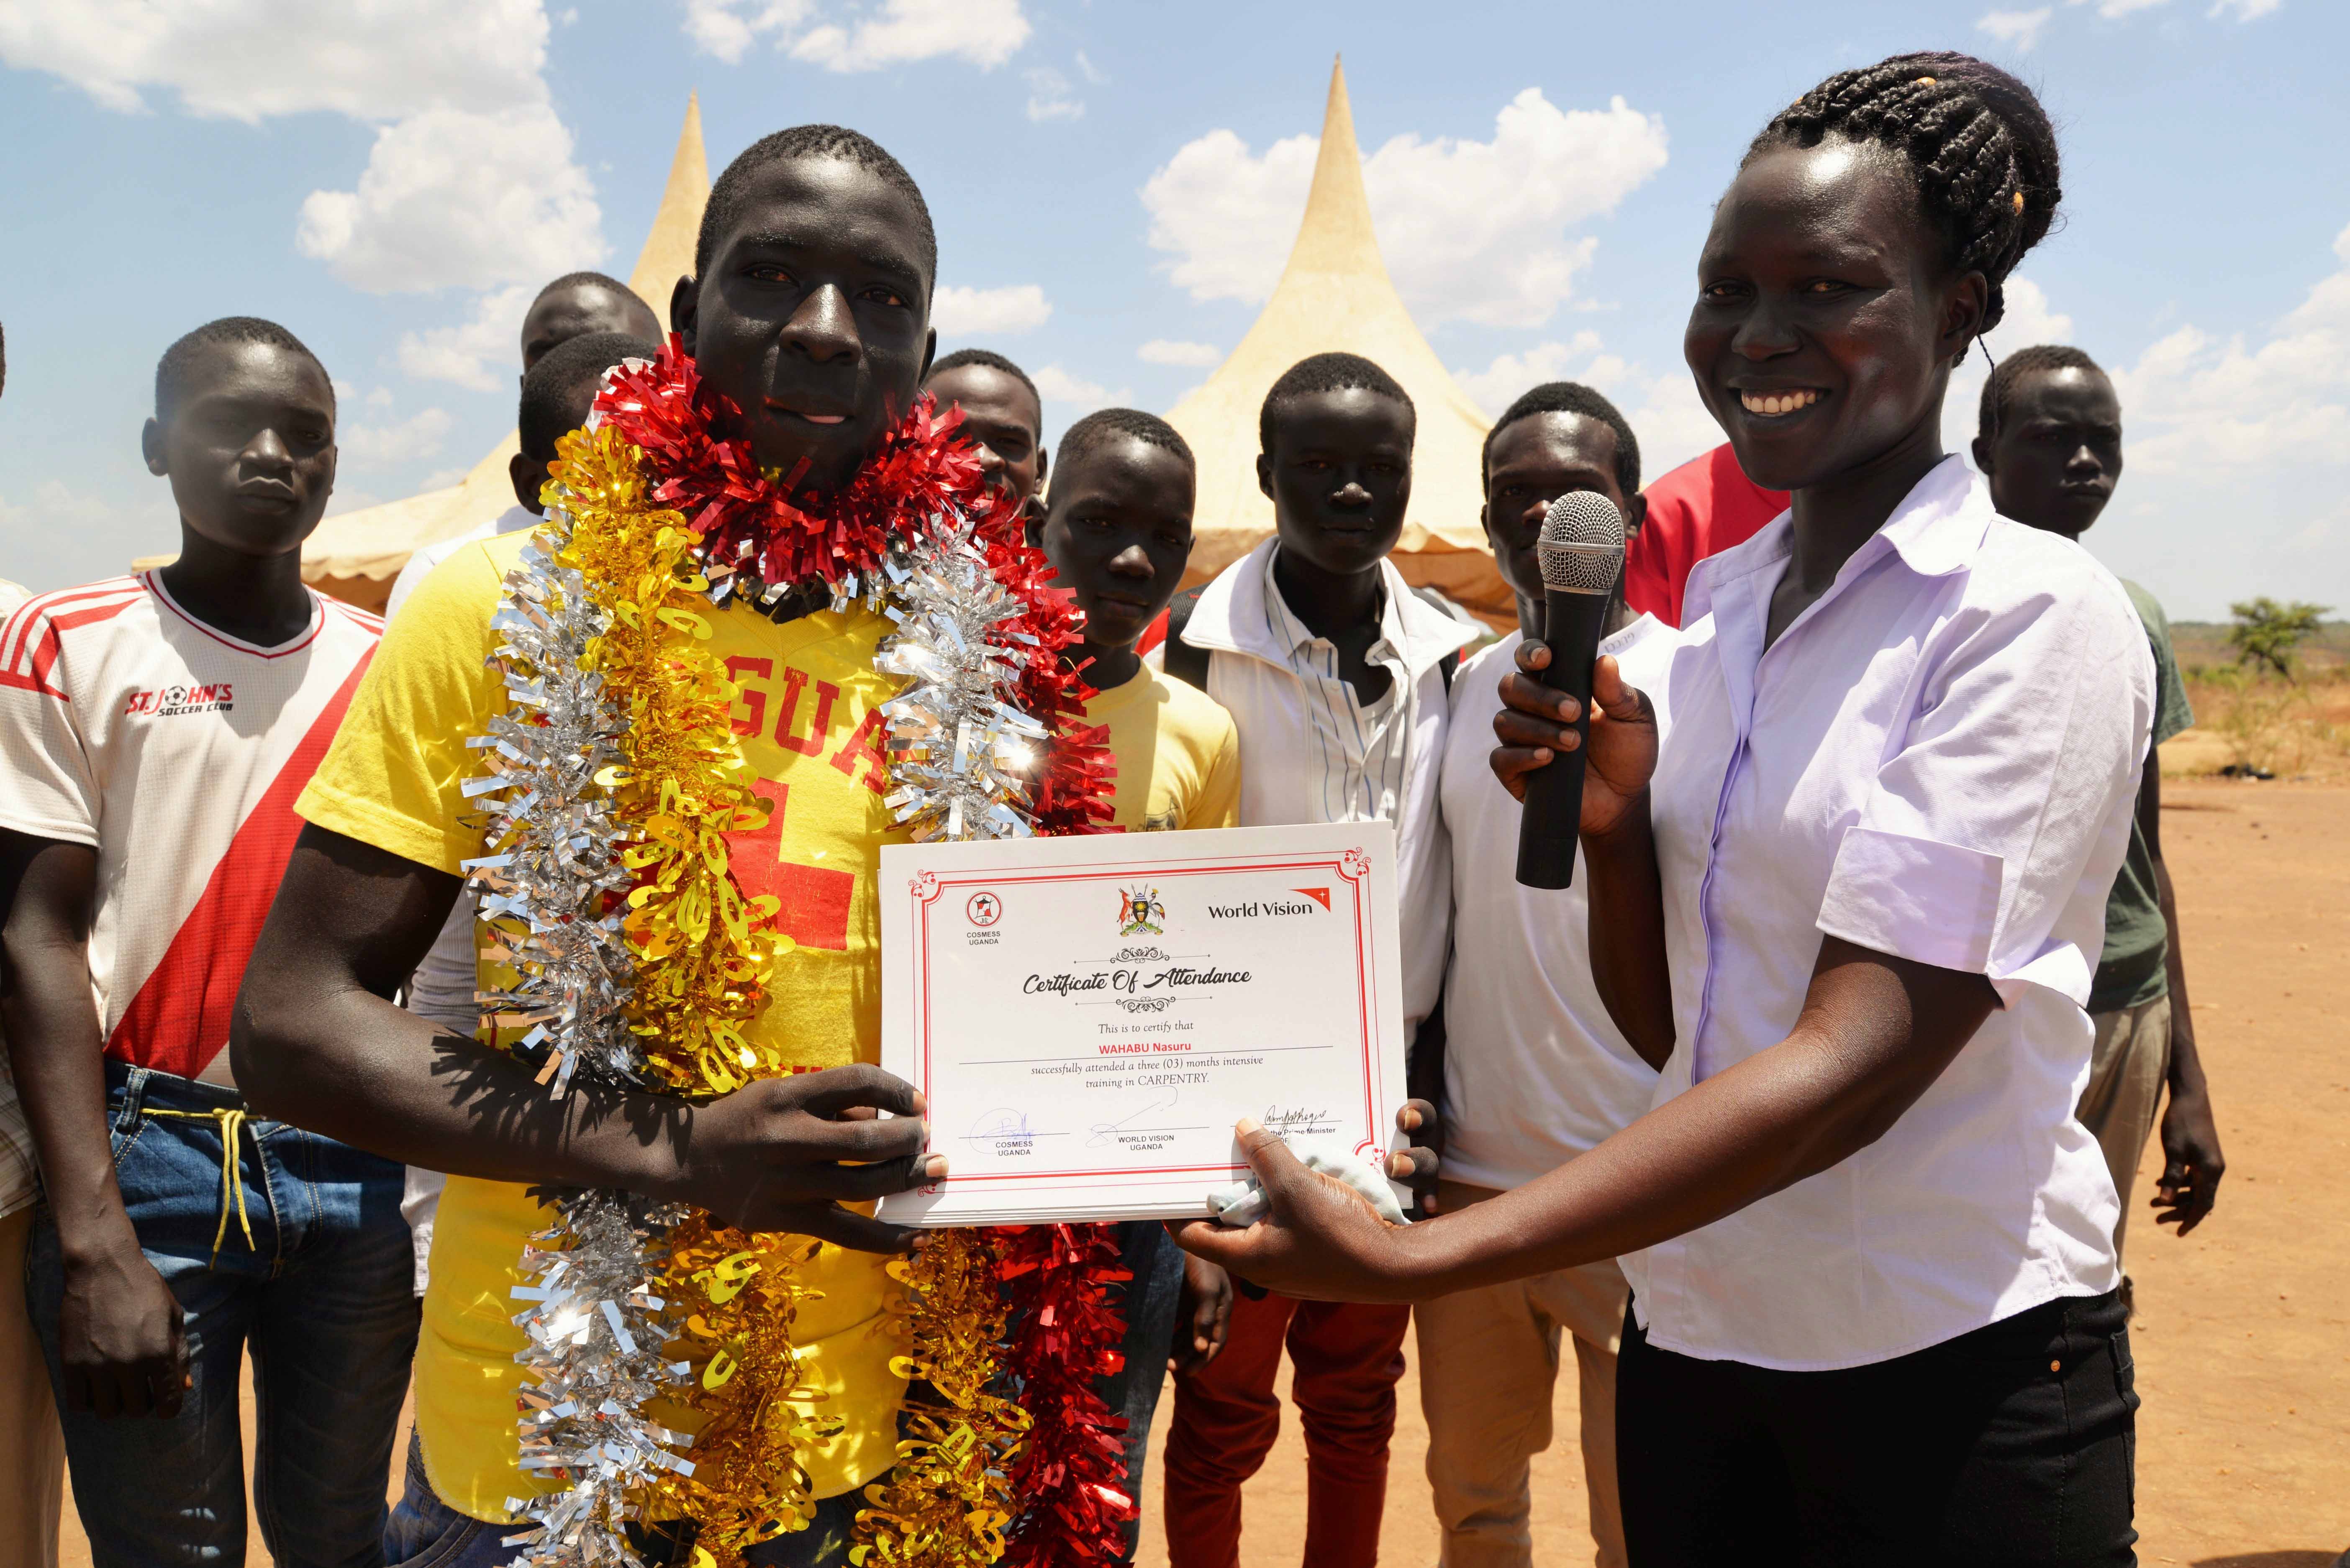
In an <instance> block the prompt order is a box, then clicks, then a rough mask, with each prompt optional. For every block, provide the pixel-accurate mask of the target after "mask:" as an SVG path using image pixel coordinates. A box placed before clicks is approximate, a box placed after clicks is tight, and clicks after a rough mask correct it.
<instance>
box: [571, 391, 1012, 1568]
mask: <svg viewBox="0 0 2350 1568" xmlns="http://www.w3.org/2000/svg"><path fill="white" fill-rule="evenodd" d="M558 452H559V460H558V462H557V464H556V468H555V471H554V472H555V480H554V483H552V484H551V485H550V487H549V490H548V498H549V501H550V503H551V504H554V505H556V506H559V507H560V509H561V510H562V512H563V513H564V514H567V517H568V519H569V524H570V526H569V531H568V535H567V537H561V538H559V540H558V541H557V543H558V544H559V548H558V549H557V551H556V556H555V560H556V563H557V564H558V565H559V566H563V567H567V568H570V569H572V570H576V571H577V573H578V574H579V575H580V577H581V578H582V579H583V580H584V583H585V584H586V585H587V588H588V591H589V592H590V594H591V595H593V596H594V597H596V598H597V599H598V601H599V602H600V605H601V607H602V608H603V609H604V610H605V611H606V612H607V613H608V618H609V625H608V629H607V630H606V631H605V632H604V634H603V635H602V636H600V637H598V638H597V639H594V640H593V641H592V642H591V643H590V644H589V645H588V651H587V658H586V659H584V660H583V661H582V662H583V666H585V667H589V668H592V670H593V671H594V673H595V674H596V675H598V676H599V677H600V679H601V681H602V685H603V690H604V693H605V696H606V699H607V701H608V702H609V704H610V705H611V706H612V708H613V709H614V710H615V711H616V715H617V716H618V717H619V719H620V720H621V721H622V722H623V725H624V728H623V731H622V737H623V738H622V742H621V743H622V745H623V747H624V750H625V753H626V761H625V762H624V763H619V764H615V765H612V766H610V767H608V768H605V769H604V770H602V771H601V772H600V773H599V774H598V775H597V782H598V784H602V785H603V786H605V787H606V788H607V789H608V790H609V792H610V794H611V799H612V802H613V805H614V815H615V816H616V818H617V819H618V821H619V824H620V825H621V826H623V828H624V830H625V831H624V834H623V842H624V843H625V844H626V847H625V848H623V849H622V850H621V857H622V864H623V865H624V866H625V867H627V869H628V870H629V872H630V873H631V875H632V876H633V877H634V878H635V885H634V886H633V888H631V890H630V891H629V894H628V898H627V913H626V916H625V919H624V923H623V929H624V933H625V940H626V941H627V944H628V949H629V952H630V954H631V955H632V957H633V959H634V973H633V990H632V992H631V994H630V996H629V1001H628V1002H627V1007H626V1011H627V1016H628V1019H629V1029H630V1031H631V1032H632V1033H634V1034H635V1035H637V1036H638V1037H639V1040H640V1042H641V1044H642V1051H643V1063H644V1065H643V1071H644V1074H645V1076H646V1077H647V1078H648V1079H649V1080H650V1081H652V1082H654V1083H657V1084H659V1085H662V1086H663V1087H665V1088H667V1089H669V1090H670V1091H671V1092H673V1093H677V1094H680V1095H682V1096H686V1097H688V1098H709V1097H715V1096H720V1095H723V1094H726V1093H729V1092H731V1091H733V1090H734V1089H736V1088H739V1087H741V1086H742V1085H744V1084H747V1083H749V1082H751V1081H753V1080H754V1079H758V1078H762V1077H771V1076H775V1075H780V1074H783V1073H785V1072H788V1071H790V1070H791V1065H792V1064H789V1063H787V1062H785V1061H784V1060H783V1059H782V1058H781V1057H780V1055H779V1054H777V1053H776V1052H775V1050H774V1049H773V1048H772V1047H763V1046H760V1045H756V1044H753V1043H752V1042H751V1041H750V1040H749V1039H748V1037H747V1035H746V1034H745V1033H744V1028H745V1026H746V1025H747V1024H748V1023H750V1022H751V1021H752V1020H753V1019H754V1018H755V1017H756V1016H757V1015H758V1013H759V1012H760V1011H761V1010H762V1009H763V1008H764V1005H765V1002H766V990H765V986H764V978H763V977H764V976H765V975H766V974H767V973H768V972H769V971H770V969H771V967H772V966H773V965H774V964H775V962H776V961H777V960H778V959H780V958H781V957H782V956H783V955H785V953H787V952H788V951H790V950H791V949H792V946H793V943H792V941H791V939H790V938H788V937H786V936H783V935H781V934H779V933H776V932H775V931H773V930H772V929H767V928H765V927H764V925H763V923H762V922H763V921H764V920H765V919H767V918H768V917H771V916H772V915H774V914H775V909H776V900H775V899H774V898H757V899H746V898H744V897H743V893H742V889H741V887H740V885H739V884H738V883H737V881H736V880H735V878H734V877H733V874H732V872H731V870H730V869H729V852H728V846H727V842H726V835H727V834H729V833H738V832H743V831H748V830H752V829H755V828H756V827H758V826H762V825H764V822H765V820H766V815H767V811H768V810H769V809H771V808H770V807H769V806H768V805H767V803H764V802H762V801H759V800H756V799H755V798H754V795H753V794H752V789H753V784H754V772H753V770H752V769H751V768H750V767H749V765H748V764H747V763H746V762H745V761H744V759H743V755H742V751H741V746H740V744H739V742H738V741H737V740H736V738H735V736H734V733H733V726H732V722H731V712H730V710H731V707H732V704H733V701H734V698H735V696H736V688H735V687H734V685H733V682H732V681H731V680H729V679H728V678H727V676H726V672H725V670H724V669H723V666H721V665H720V663H719V662H718V661H717V660H716V659H713V658H712V657H711V656H710V654H709V653H708V652H706V651H705V650H704V649H703V648H702V644H704V643H706V642H707V641H708V640H709V639H710V636H711V626H710V622H709V619H708V618H707V614H706V610H707V607H708V604H709V600H708V597H707V595H708V591H709V587H710V582H709V579H708V577H707V576H704V575H703V569H702V567H703V563H702V561H701V559H700V558H699V555H698V546H699V545H700V543H701V541H700V540H699V539H698V537H697V536H696V535H694V534H693V533H692V532H691V530H689V529H688V528H687V527H686V526H685V519H684V518H683V517H682V516H681V514H679V513H677V512H676V511H673V510H671V509H668V508H666V507H663V506H661V505H660V504H659V503H658V502H657V501H656V500H655V499H654V498H653V496H652V493H651V484H650V481H649V479H648V477H647V473H646V466H647V464H646V460H645V456H644V454H643V453H642V452H639V450H638V449H637V448H636V447H634V446H633V445H631V444H629V442H628V441H624V440H622V439H621V438H620V437H619V435H618V434H617V433H616V432H615V431H612V430H610V429H609V428H608V427H607V428H603V429H598V430H593V431H580V432H576V433H574V434H573V435H570V436H567V437H566V438H564V440H563V441H562V442H561V443H560V445H559V447H558ZM668 1248H669V1251H668V1260H667V1263H666V1266H665V1267H664V1268H663V1270H662V1272H660V1275H659V1276H658V1278H657V1279H655V1280H654V1281H652V1282H650V1286H651V1289H652V1291H653V1293H655V1294H657V1295H658V1296H660V1298H662V1299H663V1300H665V1301H666V1302H668V1303H671V1308H670V1311H671V1318H670V1320H668V1321H670V1322H671V1325H672V1326H673V1327H674V1328H675V1329H676V1330H677V1337H676V1339H675V1340H674V1341H673V1342H672V1343H671V1345H670V1346H669V1347H668V1348H667V1349H666V1351H665V1352H664V1354H665V1355H671V1356H675V1357H678V1358H680V1359H681V1360H682V1361H684V1362H686V1363H689V1364H690V1365H691V1371H692V1376H691V1382H690V1384H689V1386H688V1387H687V1389H686V1394H685V1402H686V1403H687V1404H688V1405H689V1406H690V1407H691V1409H692V1410H693V1411H694V1412H695V1415H696V1417H697V1420H696V1421H695V1422H693V1423H691V1424H692V1425H694V1426H695V1428H696V1431H697V1435H696V1436H695V1437H694V1438H693V1440H692V1441H691V1445H690V1446H689V1448H688V1449H687V1454H688V1456H689V1458H690V1460H691V1462H690V1463H689V1464H684V1465H681V1466H679V1467H677V1468H676V1469H673V1470H671V1471H667V1472H664V1473H661V1474H660V1475H659V1476H658V1478H657V1479H656V1480H654V1481H653V1482H652V1483H651V1485H650V1488H649V1490H650V1491H651V1492H652V1493H653V1494H654V1495H652V1496H647V1497H641V1498H639V1499H638V1502H639V1509H640V1511H641V1517H645V1518H648V1519H660V1518H673V1517H682V1518H686V1519H690V1520H692V1521H695V1522H696V1523H697V1525H698V1526H699V1536H698V1544H699V1545H700V1546H701V1547H702V1550H703V1551H705V1552H708V1553H709V1557H710V1561H711V1562H712V1563H713V1564H715V1565H716V1568H732V1564H733V1563H738V1562H740V1561H741V1558H740V1553H741V1552H742V1551H743V1549H744V1548H746V1547H749V1546H751V1545H754V1544H755V1543H757V1542H762V1541H764V1540H768V1539H772V1538H773V1537H774V1536H775V1535H777V1534H781V1533H783V1532H786V1531H790V1530H796V1529H800V1528H804V1527H805V1526H806V1523H807V1521H808V1520H809V1518H810V1517H811V1515H812V1511H813V1501H812V1498H811V1495H810V1487H809V1480H808V1476H807V1472H806V1468H805V1466H804V1464H803V1463H802V1460H801V1458H800V1456H801V1455H802V1454H803V1453H804V1452H805V1451H806V1446H807V1445H808V1444H810V1443H813V1442H815V1441H817V1440H820V1439H821V1438H824V1437H827V1436H828V1435H830V1434H831V1433H833V1432H835V1431H837V1430H838V1429H839V1423H838V1421H837V1419H832V1418H827V1417H822V1416H819V1415H817V1414H816V1412H815V1410H814V1406H815V1405H816V1403H817V1402H818V1401H820V1400H821V1398H822V1395H821V1393H820V1392H819V1391H817V1390H816V1389H814V1388H812V1387H811V1386H809V1385H808V1384H807V1383H806V1380H805V1379H804V1378H803V1377H802V1376H801V1373H800V1369H799V1366H798V1361H797V1356H796V1353H795V1349H794V1347H793V1344H792V1339H791V1331H792V1327H793V1323H794V1318H795V1314H796V1312H797V1309H798V1306H799V1304H800V1303H802V1302H804V1301H806V1300H808V1299H810V1298H811V1297H812V1295H813V1294H814V1293H812V1292H810V1291H808V1290H807V1289H806V1287H805V1286H804V1285H802V1284H800V1283H799V1282H798V1271H799V1268H800V1265H801V1264H802V1263H804V1262H806V1260H807V1259H808V1258H809V1257H811V1256H812V1255H813V1254H814V1251H815V1243H813V1242H811V1241H807V1240H806V1238H791V1237H785V1236H753V1235H748V1234H745V1233H743V1232H740V1231H730V1230H726V1229H724V1228H723V1227H719V1226H717V1225H715V1224H714V1223H713V1222H712V1220H710V1218H709V1217H708V1216H706V1215H701V1214H696V1215H694V1216H692V1217H691V1218H690V1219H689V1220H686V1221H685V1222H684V1223H683V1224H681V1226H679V1227H678V1228H677V1230H676V1231H673V1232H672V1234H671V1237H670V1239H669V1243H668ZM996 1263H997V1258H996V1254H995V1251H994V1250H993V1247H992V1245H991V1244H990V1243H989V1242H988V1241H986V1240H985V1239H984V1238H983V1237H982V1236H980V1235H978V1234H976V1233H972V1232H967V1231H944V1232H940V1233H938V1234H935V1235H933V1236H931V1238H929V1239H928V1241H927V1243H926V1245H925V1246H924V1247H923V1249H922V1250H921V1251H920V1252H918V1253H916V1254H915V1255H914V1256H913V1257H911V1258H910V1259H905V1260H899V1261H897V1262H893V1263H892V1264H890V1265H889V1273H890V1275H891V1277H892V1278H893V1279H894V1280H896V1281H897V1282H899V1284H900V1285H901V1286H903V1287H904V1290H903V1293H901V1294H898V1295H895V1296H894V1297H893V1299H892V1300H891V1302H890V1303H889V1307H888V1314H889V1325H890V1327H891V1329H892V1331H893V1332H895V1333H896V1334H899V1336H900V1337H901V1338H902V1339H903V1340H904V1341H905V1342H906V1343H907V1344H908V1345H910V1351H909V1353H908V1354H906V1355H900V1356H898V1357H895V1358H893V1360H892V1362H891V1368H892V1370H893V1371H894V1372H896V1373H898V1374H899V1376H906V1377H909V1378H910V1379H919V1383H918V1384H917V1386H916V1389H915V1391H914V1392H913V1394H912V1396H911V1397H910V1400H909V1403H908V1407H907V1414H906V1420H905V1428H904V1435H903V1436H902V1437H901V1439H900V1441H899V1444H898V1448H897V1464H896V1466H895V1467H894V1468H893V1469H892V1471H891V1473H890V1474H889V1476H888V1477H887V1478H885V1479H884V1480H882V1481H880V1482H878V1483H876V1484H874V1485H873V1486H871V1487H868V1489H867V1491H866V1500H867V1501H868V1504H869V1506H868V1507H867V1508H864V1509H862V1510H860V1511H859V1512H858V1521H857V1537H858V1543H857V1545H856V1546H855V1548H854V1551H853V1555H854V1560H855V1561H856V1562H858V1563H860V1564H864V1563H872V1564H890V1565H895V1564H912V1563H922V1564H925V1565H930V1564H938V1565H941V1568H962V1565H966V1564H969V1565H977V1564H984V1563H993V1562H994V1561H995V1560H996V1559H997V1558H998V1557H999V1556H1001V1555H1002V1553H1003V1541H1004V1532H1005V1531H1006V1529H1008V1528H1009V1526H1010V1524H1011V1522H1012V1520H1013V1517H1014V1501H1013V1499H1012V1497H1011V1488H1010V1480H1009V1474H1008V1471H1009V1466H1010V1463H1011V1461H1012V1459H1013V1458H1014V1456H1015V1455H1016V1454H1017V1452H1018V1449H1019V1447H1020V1443H1021V1439H1022V1437H1023V1434H1024V1433H1025V1431H1026V1429H1027V1427H1028V1417H1027V1416H1026V1414H1025V1413H1024V1411H1023V1410H1022V1409H1021V1408H1020V1407H1019V1406H1018V1405H1017V1404H1016V1403H1014V1401H1012V1400H1009V1399H1005V1398H1003V1397H1000V1396H998V1395H995V1394H993V1393H991V1392H990V1385H991V1384H992V1383H993V1382H995V1381H996V1380H997V1378H998V1375H999V1371H1000V1368H999V1366H998V1361H997V1355H996V1347H997V1345H999V1344H1000V1343H1001V1342H1002V1340H1003V1332H1004V1323H1003V1304H1002V1292H1001V1289H1000V1286H999V1283H998V1281H997V1277H996ZM699 1556H700V1553H697V1558H699Z"/></svg>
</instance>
